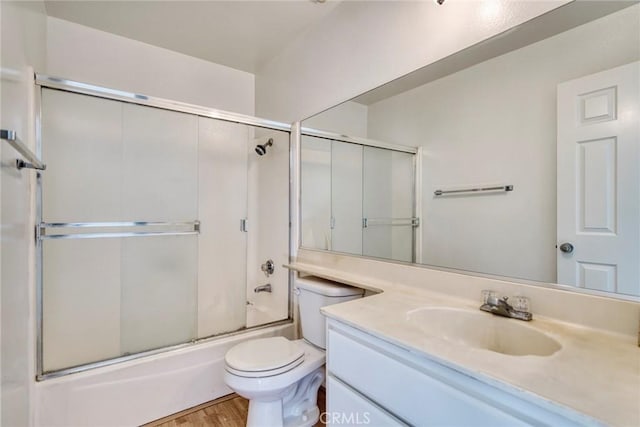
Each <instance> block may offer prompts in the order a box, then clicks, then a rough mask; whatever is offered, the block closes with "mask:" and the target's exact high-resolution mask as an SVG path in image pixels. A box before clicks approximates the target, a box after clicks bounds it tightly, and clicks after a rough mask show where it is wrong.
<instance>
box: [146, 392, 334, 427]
mask: <svg viewBox="0 0 640 427" xmlns="http://www.w3.org/2000/svg"><path fill="white" fill-rule="evenodd" d="M325 396H326V395H325V390H324V388H323V387H320V390H319V391H318V407H319V408H320V413H323V412H324V411H325V399H326V397H325ZM248 409H249V401H248V400H247V399H244V398H242V397H240V396H238V395H237V394H235V393H234V394H230V395H228V396H224V397H221V398H220V399H216V400H212V401H211V402H207V403H203V404H202V405H198V406H196V407H194V408H191V409H187V410H185V411H182V412H178V413H177V414H173V415H170V416H168V417H165V418H162V419H160V420H157V421H154V422H152V423H149V424H145V427H191V426H193V427H196V426H197V427H205V426H216V427H244V426H245V425H246V423H247V411H248ZM320 426H324V423H322V422H320V421H318V423H317V424H316V425H315V427H320Z"/></svg>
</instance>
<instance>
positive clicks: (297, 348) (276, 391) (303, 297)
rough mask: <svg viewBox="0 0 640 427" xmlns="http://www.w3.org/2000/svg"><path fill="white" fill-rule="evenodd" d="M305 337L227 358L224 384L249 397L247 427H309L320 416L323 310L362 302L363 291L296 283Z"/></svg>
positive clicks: (241, 348)
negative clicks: (319, 396) (353, 301)
mask: <svg viewBox="0 0 640 427" xmlns="http://www.w3.org/2000/svg"><path fill="white" fill-rule="evenodd" d="M295 291H296V294H298V302H299V306H300V323H301V327H302V336H303V339H300V340H295V341H290V340H288V339H286V338H283V337H273V338H261V339H254V340H249V341H245V342H243V343H241V344H238V345H236V346H234V347H232V348H231V349H230V350H229V351H228V352H227V354H226V355H225V373H224V382H225V383H226V384H227V385H228V386H229V387H230V388H231V389H232V390H233V391H235V392H236V393H238V394H239V395H240V396H242V397H244V398H246V399H249V417H248V419H247V426H248V427H258V426H265V427H266V426H268V427H277V426H285V427H306V426H312V425H314V424H315V423H316V422H317V421H318V418H319V416H320V411H319V409H318V405H317V397H318V388H319V387H320V384H322V381H323V380H324V362H325V354H324V350H325V348H326V341H325V340H326V336H325V332H326V328H325V325H326V322H325V318H324V316H323V315H322V313H320V307H324V306H327V305H331V304H337V303H340V302H345V301H349V300H352V299H356V298H361V297H362V294H363V290H362V289H358V288H353V287H350V286H343V285H340V284H337V283H335V282H331V281H329V280H323V279H319V278H315V277H314V278H305V279H297V280H296V282H295Z"/></svg>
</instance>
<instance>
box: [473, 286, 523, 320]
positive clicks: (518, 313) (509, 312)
mask: <svg viewBox="0 0 640 427" xmlns="http://www.w3.org/2000/svg"><path fill="white" fill-rule="evenodd" d="M514 299H515V300H516V303H515V304H514V305H515V307H514V306H512V305H511V304H509V302H508V300H509V297H502V298H499V297H498V295H497V294H496V293H495V292H494V291H482V300H483V304H482V305H481V306H480V310H482V311H487V312H489V313H491V314H495V315H498V316H504V317H510V318H512V319H519V320H527V321H528V320H531V319H532V318H533V316H532V314H531V312H530V311H529V298H527V297H521V296H517V297H514Z"/></svg>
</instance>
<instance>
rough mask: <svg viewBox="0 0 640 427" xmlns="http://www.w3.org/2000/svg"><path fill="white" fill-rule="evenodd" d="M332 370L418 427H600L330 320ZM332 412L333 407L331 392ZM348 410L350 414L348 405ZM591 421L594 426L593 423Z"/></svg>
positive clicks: (329, 363)
mask: <svg viewBox="0 0 640 427" xmlns="http://www.w3.org/2000/svg"><path fill="white" fill-rule="evenodd" d="M327 371H328V376H329V378H331V377H334V378H337V379H338V380H340V381H341V382H342V383H343V384H346V385H347V386H348V387H349V388H351V389H353V390H355V391H356V392H357V393H359V394H361V395H362V396H364V398H366V399H368V400H370V401H371V402H372V403H373V404H375V405H376V406H378V407H380V408H384V410H386V411H387V412H388V413H390V414H392V415H393V416H394V417H396V418H398V419H399V420H402V421H403V422H406V423H407V424H410V425H415V426H443V425H446V426H491V427H496V426H522V425H549V426H572V425H573V426H577V425H584V424H597V422H595V423H594V422H593V421H595V420H591V419H589V418H587V417H584V418H582V417H581V416H580V415H579V414H577V415H576V417H575V419H573V417H572V418H568V417H567V416H566V414H565V413H564V412H566V411H564V412H563V410H562V409H557V408H556V410H553V409H550V407H551V406H553V405H549V407H541V406H540V405H539V404H536V403H534V402H532V401H529V400H526V399H523V397H524V395H520V396H516V395H514V394H512V393H508V392H506V391H504V390H501V389H498V388H496V387H494V386H491V385H488V384H486V383H483V382H481V381H479V380H477V379H475V378H472V377H469V376H467V375H464V374H462V373H460V372H458V371H455V370H453V369H451V368H448V367H446V366H443V365H440V364H438V363H436V362H434V361H432V360H429V359H427V358H424V357H421V356H418V355H416V354H412V353H411V352H409V351H407V350H405V349H402V348H400V347H397V346H394V345H392V344H390V343H387V342H385V341H382V340H380V339H377V338H375V337H373V336H371V335H368V334H366V333H363V332H361V331H358V330H356V329H353V328H351V327H349V326H346V325H344V324H342V323H339V322H336V321H335V320H330V321H329V328H328V343H327ZM327 394H328V397H327V398H328V405H327V411H335V410H336V408H342V407H344V406H346V404H344V403H341V404H340V405H337V406H336V407H333V406H332V402H333V401H334V399H333V398H332V397H331V388H329V389H328V392H327ZM346 407H347V410H348V408H349V407H348V406H346ZM590 421H591V422H590Z"/></svg>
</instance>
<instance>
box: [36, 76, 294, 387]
mask: <svg viewBox="0 0 640 427" xmlns="http://www.w3.org/2000/svg"><path fill="white" fill-rule="evenodd" d="M34 84H35V86H36V90H35V111H36V117H35V126H36V129H35V134H36V155H37V156H38V158H42V89H43V88H49V89H56V90H61V91H65V92H71V93H76V94H80V95H89V96H93V97H97V98H103V99H109V100H114V101H121V102H125V103H129V104H137V105H142V106H147V107H153V108H159V109H163V110H169V111H176V112H180V113H187V114H192V115H195V116H199V117H206V118H211V119H217V120H221V121H225V122H232V123H238V124H242V125H248V126H253V127H258V128H264V129H271V130H277V131H283V132H287V133H288V134H289V139H291V132H292V126H291V125H290V124H287V123H282V122H278V121H274V120H268V119H262V118H258V117H253V116H248V115H244V114H237V113H232V112H228V111H223V110H218V109H214V108H207V107H203V106H199V105H193V104H188V103H183V102H178V101H172V100H168V99H164V98H157V97H152V96H147V95H142V94H138V93H133V92H127V91H121V90H117V89H111V88H106V87H101V86H96V85H92V84H87V83H82V82H77V81H73V80H68V79H63V78H58V77H52V76H47V75H43V74H35V76H34ZM293 150H294V147H293V146H292V144H291V143H290V144H289V152H290V159H293V158H294V157H293V155H292V154H291V153H292V152H293ZM291 163H292V162H290V166H292V165H291ZM42 173H43V172H42V171H37V174H36V190H35V198H36V200H35V209H36V212H35V219H36V225H35V227H34V236H35V248H36V257H35V258H36V259H35V264H36V381H42V380H46V379H50V378H57V377H61V376H65V375H69V374H73V373H77V372H83V371H87V370H90V369H96V368H101V367H105V366H110V365H114V364H117V363H121V362H126V361H129V360H134V359H139V358H142V357H147V356H151V355H154V354H158V353H164V352H168V351H172V350H176V349H181V348H185V347H190V346H193V345H195V344H199V343H203V342H208V341H211V340H215V339H217V338H220V337H230V336H233V335H238V334H242V333H244V332H245V331H247V330H259V329H264V328H268V327H272V326H277V325H283V324H287V323H291V321H292V319H293V304H292V298H291V289H292V283H291V280H292V275H291V274H289V276H288V277H289V284H288V288H289V291H290V292H289V301H288V304H287V306H288V315H287V319H284V320H279V321H276V322H271V323H267V324H264V325H260V326H255V327H251V328H246V329H244V330H240V331H235V332H226V333H222V334H218V335H213V336H208V337H204V338H196V339H194V340H192V341H189V342H185V343H181V344H176V345H171V346H166V347H161V348H158V349H153V350H148V351H143V352H139V353H135V354H130V355H125V356H119V357H115V358H111V359H106V360H101V361H97V362H91V363H87V364H83V365H79V366H74V367H70V368H64V369H60V370H55V371H50V372H45V371H44V360H43V350H44V348H43V329H44V324H43V283H44V276H43V241H44V240H48V239H73V238H105V237H118V238H122V237H126V238H129V237H145V236H158V235H186V234H198V233H199V229H200V222H199V221H198V220H194V221H192V222H181V223H168V222H165V223H158V222H111V223H44V222H43V218H42V207H43V206H42ZM44 173H46V171H44ZM289 183H290V185H289V200H290V201H291V199H292V197H293V194H292V188H293V183H292V179H291V167H290V169H289ZM290 203H291V202H290ZM291 220H292V218H291V209H290V210H289V250H290V254H291V247H292V246H293V245H292V232H291V224H292V221H291ZM145 226H154V227H157V226H168V227H174V226H177V227H185V226H187V227H191V229H189V230H172V231H161V232H157V231H146V232H145V231H131V232H116V233H85V234H47V233H46V230H47V229H50V228H53V229H55V228H71V229H74V228H75V229H80V228H89V227H99V228H103V227H145Z"/></svg>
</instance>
